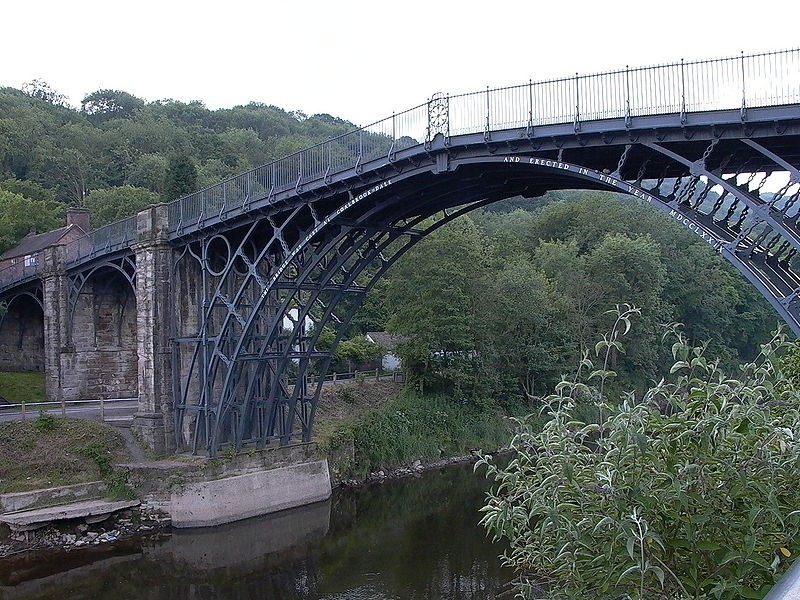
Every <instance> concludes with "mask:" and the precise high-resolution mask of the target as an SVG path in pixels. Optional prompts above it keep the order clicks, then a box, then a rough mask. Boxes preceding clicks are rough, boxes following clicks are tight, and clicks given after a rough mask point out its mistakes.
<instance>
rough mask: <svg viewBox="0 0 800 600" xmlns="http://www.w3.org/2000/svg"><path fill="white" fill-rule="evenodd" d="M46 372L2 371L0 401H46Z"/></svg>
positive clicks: (13, 402)
mask: <svg viewBox="0 0 800 600" xmlns="http://www.w3.org/2000/svg"><path fill="white" fill-rule="evenodd" d="M45 399H46V398H45V394H44V373H42V372H40V371H27V372H22V373H10V372H1V373H0V401H2V400H5V401H7V402H9V403H10V404H21V403H23V402H44V401H45Z"/></svg>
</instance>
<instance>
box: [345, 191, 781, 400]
mask: <svg viewBox="0 0 800 600" xmlns="http://www.w3.org/2000/svg"><path fill="white" fill-rule="evenodd" d="M548 196H554V197H555V198H552V197H545V199H544V204H545V206H544V207H542V208H541V209H537V205H535V204H533V205H531V204H529V208H531V209H532V210H523V209H519V208H517V209H515V210H512V211H511V212H479V213H473V215H472V216H471V217H462V218H460V219H458V220H456V221H454V222H453V223H451V224H449V225H447V226H445V227H443V228H441V229H440V230H438V231H436V232H435V233H433V234H431V235H430V236H428V237H427V238H425V239H424V240H422V241H421V242H420V243H419V244H418V245H417V246H416V247H415V248H414V249H413V250H412V251H410V252H409V253H408V254H407V255H406V256H405V257H403V258H402V259H401V260H400V261H399V262H398V263H397V264H396V265H395V266H394V267H393V269H392V270H391V271H390V272H389V273H388V280H387V282H386V284H385V285H384V286H382V287H381V288H380V289H378V290H376V291H375V292H374V293H373V294H372V295H371V296H370V297H369V298H368V302H367V306H366V309H367V314H366V315H365V317H364V320H365V321H367V322H369V323H370V326H371V327H374V328H377V327H378V326H379V325H380V321H381V319H383V324H384V326H385V327H387V328H388V329H389V330H392V331H395V332H397V333H400V334H402V335H404V336H406V341H405V342H404V343H403V344H402V345H401V347H400V349H399V350H400V353H401V355H402V358H403V364H404V368H405V369H406V370H407V371H408V374H409V377H410V378H411V379H412V380H413V381H414V383H415V384H416V385H417V388H418V389H420V390H422V391H423V392H427V391H431V392H432V393H446V394H451V395H453V396H454V397H467V398H472V399H474V400H476V401H478V402H483V401H485V400H486V399H487V398H500V399H503V398H512V397H513V398H519V397H523V398H528V399H531V400H533V399H535V398H536V397H538V396H541V395H543V394H545V393H546V391H547V390H549V389H552V386H553V385H554V384H555V383H557V382H558V380H559V379H560V375H561V374H562V373H565V372H567V371H569V370H570V365H571V364H575V362H576V361H577V360H578V358H579V357H580V356H581V353H582V352H583V351H584V350H586V349H587V348H591V347H592V346H593V344H594V340H595V339H596V338H597V336H598V335H600V334H601V333H602V332H603V331H606V330H607V329H608V327H609V326H610V324H611V323H610V318H611V317H610V316H609V314H607V310H608V308H609V307H613V306H614V305H615V304H619V303H622V302H633V303H635V304H636V305H637V306H638V307H640V308H641V312H642V318H641V320H640V323H639V325H638V326H637V328H636V330H635V331H634V332H633V333H632V334H631V336H630V340H629V341H628V348H629V352H628V353H627V354H625V355H622V354H614V355H613V356H612V357H611V362H612V365H611V366H612V367H613V368H614V369H615V370H616V372H617V373H618V376H619V377H618V380H619V381H618V382H615V383H612V384H611V385H612V386H616V387H618V388H620V389H622V388H633V389H638V390H643V389H644V388H645V387H647V385H648V382H649V381H651V380H653V379H655V378H656V376H657V374H658V373H659V372H660V371H661V370H663V369H664V368H665V367H666V368H668V367H669V364H670V360H671V358H670V356H669V353H668V352H667V351H665V349H664V348H663V347H662V346H661V344H660V336H661V333H662V329H661V327H660V324H661V323H664V322H671V321H680V322H683V323H685V331H686V334H687V336H688V337H689V339H691V340H710V343H709V348H708V352H709V353H710V354H711V355H713V356H716V357H720V358H721V360H722V361H723V364H725V365H732V364H735V363H736V362H737V361H739V360H740V359H749V358H752V357H753V356H754V355H755V353H756V352H757V351H758V347H759V344H760V343H762V342H764V341H766V340H767V339H769V331H770V329H773V328H774V327H775V324H776V321H777V319H776V317H775V315H774V313H772V311H771V309H770V308H769V306H768V305H767V304H766V302H765V301H764V300H763V299H762V298H761V297H760V296H759V295H758V293H757V292H756V291H755V290H754V289H753V288H752V287H751V286H750V285H749V284H748V283H747V282H746V281H745V280H744V279H743V278H742V277H741V276H740V275H739V274H738V273H736V271H735V270H734V269H733V268H731V267H730V266H729V265H727V263H725V262H724V261H723V260H722V259H721V257H719V256H717V255H716V254H715V253H714V252H713V251H712V250H711V249H710V248H709V247H708V246H707V245H706V244H704V243H703V242H702V241H700V240H699V239H698V238H696V237H695V236H693V235H692V234H691V233H690V232H688V231H686V230H685V229H682V228H681V227H679V226H678V225H676V224H675V223H674V222H672V221H671V220H670V219H669V218H667V217H665V216H664V215H662V214H660V213H658V212H656V211H654V210H653V209H652V208H651V207H648V206H646V205H644V204H642V203H640V202H639V201H638V200H636V199H633V198H628V197H625V196H620V195H614V194H607V193H596V192H595V193H565V192H562V193H560V194H558V195H556V194H554V195H548ZM553 200H556V201H553ZM376 321H378V323H376ZM353 333H355V332H353Z"/></svg>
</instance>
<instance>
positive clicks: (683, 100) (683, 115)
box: [681, 59, 686, 125]
mask: <svg viewBox="0 0 800 600" xmlns="http://www.w3.org/2000/svg"><path fill="white" fill-rule="evenodd" d="M685 123H686V76H685V73H684V64H683V59H681V125H684V124H685Z"/></svg>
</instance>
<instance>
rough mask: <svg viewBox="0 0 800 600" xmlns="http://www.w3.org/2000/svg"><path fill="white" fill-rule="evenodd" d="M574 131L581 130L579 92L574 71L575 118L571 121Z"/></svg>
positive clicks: (578, 84) (576, 75)
mask: <svg viewBox="0 0 800 600" xmlns="http://www.w3.org/2000/svg"><path fill="white" fill-rule="evenodd" d="M572 128H573V129H574V130H575V131H580V130H581V92H580V83H579V81H578V74H577V73H575V120H574V121H573V123H572Z"/></svg>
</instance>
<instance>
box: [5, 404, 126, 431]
mask: <svg viewBox="0 0 800 600" xmlns="http://www.w3.org/2000/svg"><path fill="white" fill-rule="evenodd" d="M103 404H104V406H103V409H102V411H101V408H100V403H99V401H93V402H83V403H80V404H73V403H68V404H67V405H66V409H65V411H64V413H62V409H61V406H60V405H55V406H52V405H51V406H48V407H47V408H46V409H45V410H43V412H44V413H46V414H49V415H53V416H54V417H60V416H62V414H63V415H65V416H67V417H70V418H72V419H92V420H94V421H99V420H100V416H101V412H102V415H103V417H104V420H105V421H106V422H107V423H109V424H111V425H114V424H117V425H125V424H130V422H131V420H132V419H133V414H134V413H135V412H136V409H137V406H138V403H137V401H136V400H135V399H130V398H126V399H122V400H107V401H105V402H104V403H103ZM41 409H42V407H41V406H37V405H35V404H34V405H32V406H30V407H26V410H25V414H24V417H23V413H22V411H21V410H20V409H19V408H18V405H14V407H13V408H12V407H10V406H4V405H0V423H5V422H7V421H16V420H19V419H22V418H24V419H25V420H30V419H35V418H36V417H38V416H39V412H40V410H41Z"/></svg>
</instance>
